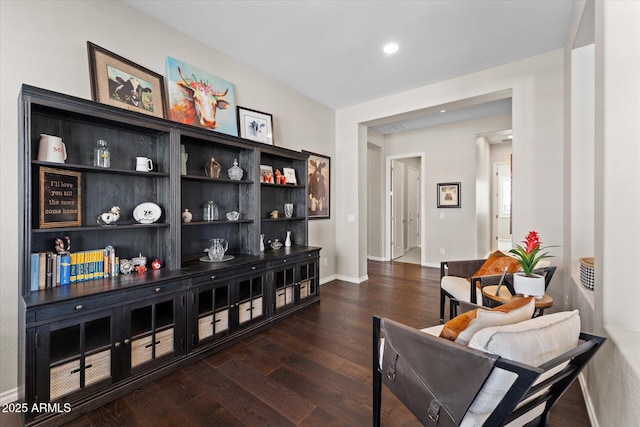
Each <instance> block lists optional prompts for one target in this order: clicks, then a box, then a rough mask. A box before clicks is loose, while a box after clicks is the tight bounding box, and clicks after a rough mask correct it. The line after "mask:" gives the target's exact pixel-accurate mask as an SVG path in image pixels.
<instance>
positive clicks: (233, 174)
mask: <svg viewBox="0 0 640 427" xmlns="http://www.w3.org/2000/svg"><path fill="white" fill-rule="evenodd" d="M227 173H228V174H229V179H231V180H233V181H238V180H241V179H242V175H244V171H243V170H242V168H240V166H238V159H233V166H231V167H230V168H229V170H228V171H227Z"/></svg>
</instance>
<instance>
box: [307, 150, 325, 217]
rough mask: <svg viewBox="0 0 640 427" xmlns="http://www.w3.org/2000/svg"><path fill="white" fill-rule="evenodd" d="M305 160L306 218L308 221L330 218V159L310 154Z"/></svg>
mask: <svg viewBox="0 0 640 427" xmlns="http://www.w3.org/2000/svg"><path fill="white" fill-rule="evenodd" d="M303 152H304V153H307V154H309V159H308V160H307V173H308V178H307V195H308V200H307V216H308V218H309V219H328V218H330V217H331V215H330V214H331V210H330V201H331V157H328V156H323V155H322V154H316V153H311V152H309V151H303Z"/></svg>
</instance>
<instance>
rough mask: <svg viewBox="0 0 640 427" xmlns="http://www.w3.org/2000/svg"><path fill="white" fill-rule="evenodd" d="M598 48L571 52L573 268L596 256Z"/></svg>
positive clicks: (575, 268)
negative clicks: (596, 86)
mask: <svg viewBox="0 0 640 427" xmlns="http://www.w3.org/2000/svg"><path fill="white" fill-rule="evenodd" d="M594 61H595V46H594V45H588V46H584V47H581V48H578V49H573V50H572V52H571V209H572V211H574V212H575V215H572V221H571V268H570V271H571V273H572V274H574V275H577V274H578V270H579V266H580V263H579V261H578V259H579V258H580V257H592V256H593V250H594V248H593V245H594V241H593V227H594V219H593V211H594V208H595V206H594V202H593V193H594V185H595V178H594V158H593V156H594V118H595V115H594V103H595V99H594V90H595V80H594V78H595V77H594V73H595V65H594Z"/></svg>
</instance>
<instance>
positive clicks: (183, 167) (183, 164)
mask: <svg viewBox="0 0 640 427" xmlns="http://www.w3.org/2000/svg"><path fill="white" fill-rule="evenodd" d="M187 160H189V154H188V153H187V152H186V149H185V147H184V144H180V175H186V174H187Z"/></svg>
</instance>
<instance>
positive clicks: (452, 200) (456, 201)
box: [437, 182, 460, 208]
mask: <svg viewBox="0 0 640 427" xmlns="http://www.w3.org/2000/svg"><path fill="white" fill-rule="evenodd" d="M437 186H438V207H439V208H459V207H460V183H459V182H441V183H438V184H437Z"/></svg>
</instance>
